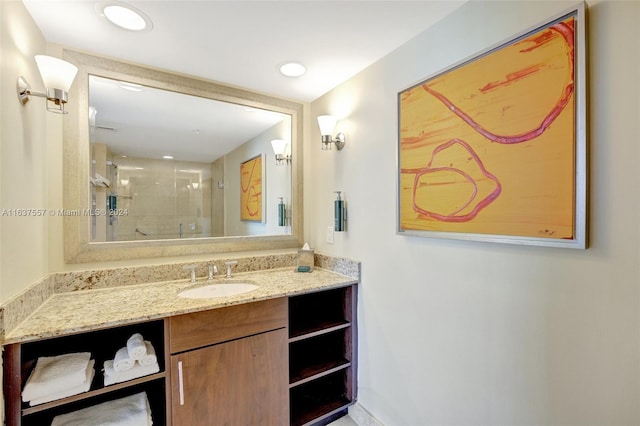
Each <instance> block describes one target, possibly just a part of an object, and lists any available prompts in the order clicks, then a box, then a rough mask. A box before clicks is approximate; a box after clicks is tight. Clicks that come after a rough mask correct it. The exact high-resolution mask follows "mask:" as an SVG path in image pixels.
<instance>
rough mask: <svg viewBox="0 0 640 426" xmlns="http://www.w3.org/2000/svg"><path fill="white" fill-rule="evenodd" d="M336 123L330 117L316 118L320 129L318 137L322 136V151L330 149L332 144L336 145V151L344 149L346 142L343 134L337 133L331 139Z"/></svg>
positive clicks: (320, 116)
mask: <svg viewBox="0 0 640 426" xmlns="http://www.w3.org/2000/svg"><path fill="white" fill-rule="evenodd" d="M337 123H338V121H337V120H336V118H335V117H334V116H332V115H319V116H318V127H320V135H321V136H322V149H324V150H328V149H331V144H332V143H335V144H336V148H338V151H340V150H341V149H342V148H344V144H345V142H346V138H345V136H344V133H342V132H340V133H338V134H337V135H336V138H335V139H333V131H334V130H335V128H336V124H337Z"/></svg>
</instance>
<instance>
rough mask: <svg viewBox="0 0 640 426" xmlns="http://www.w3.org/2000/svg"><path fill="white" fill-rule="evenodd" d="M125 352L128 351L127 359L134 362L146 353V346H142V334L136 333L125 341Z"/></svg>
mask: <svg viewBox="0 0 640 426" xmlns="http://www.w3.org/2000/svg"><path fill="white" fill-rule="evenodd" d="M127 350H128V351H129V358H131V359H133V360H136V361H137V360H139V359H140V358H141V357H142V356H143V355H145V354H146V353H147V346H146V345H145V344H144V339H143V338H142V334H140V333H136V334H134V335H133V336H131V337H129V340H127Z"/></svg>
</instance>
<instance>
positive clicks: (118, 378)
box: [104, 360, 160, 386]
mask: <svg viewBox="0 0 640 426" xmlns="http://www.w3.org/2000/svg"><path fill="white" fill-rule="evenodd" d="M159 371H160V366H159V365H158V363H155V364H151V365H140V364H137V363H136V365H134V366H133V368H131V369H130V370H127V371H115V370H114V369H113V360H107V361H105V362H104V385H105V386H109V385H113V384H115V383H121V382H127V381H129V380H133V379H137V378H138V377H144V376H148V375H149V374H154V373H157V372H159Z"/></svg>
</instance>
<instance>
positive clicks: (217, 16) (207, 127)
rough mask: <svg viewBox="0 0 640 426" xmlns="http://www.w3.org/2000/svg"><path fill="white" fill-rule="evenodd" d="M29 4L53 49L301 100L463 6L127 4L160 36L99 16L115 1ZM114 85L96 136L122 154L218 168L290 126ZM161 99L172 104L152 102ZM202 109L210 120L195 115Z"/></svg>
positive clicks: (101, 103) (453, 2)
mask: <svg viewBox="0 0 640 426" xmlns="http://www.w3.org/2000/svg"><path fill="white" fill-rule="evenodd" d="M23 1H24V4H25V6H26V8H27V10H28V11H29V13H30V14H31V16H32V17H33V19H34V20H35V22H36V24H37V25H38V27H39V28H40V29H41V30H42V33H43V35H44V37H45V39H46V40H47V41H48V42H51V43H57V44H60V45H62V46H65V47H70V48H75V49H79V50H84V51H88V52H91V53H95V54H99V55H105V56H108V57H111V58H116V59H122V60H126V61H129V62H134V63H138V64H143V65H149V66H152V67H156V68H161V69H165V70H169V71H174V72H180V73H184V74H189V75H193V76H197V77H202V78H206V79H209V80H213V81H217V82H221V83H224V84H231V85H235V86H239V87H242V88H247V89H251V90H255V91H259V92H263V93H267V94H272V95H275V96H279V97H284V98H289V99H293V100H296V101H303V102H311V101H313V100H315V99H317V98H318V97H320V96H321V95H323V94H324V93H326V92H328V91H329V90H331V89H333V88H334V87H336V86H337V85H339V84H340V83H342V82H344V81H346V80H348V79H349V78H351V77H352V76H354V75H355V74H357V73H358V72H359V71H361V70H363V69H364V68H366V67H368V66H369V65H371V64H372V63H374V62H376V61H377V60H378V59H380V58H382V57H383V56H385V55H386V54H388V53H390V52H391V51H393V50H394V49H396V48H397V47H399V46H400V45H402V44H404V43H405V42H407V41H408V40H410V39H411V38H413V37H415V36H416V35H418V34H419V33H421V32H422V31H424V30H425V29H427V28H428V27H429V26H431V25H432V24H433V23H435V22H437V21H438V20H440V19H442V18H443V17H445V16H446V15H447V14H449V13H451V12H452V11H453V10H455V9H456V8H458V7H459V6H461V5H462V4H463V3H464V1H462V0H445V1H432V0H429V1H419V0H413V1H397V0H387V1H367V0H357V1H353V0H351V1H350V0H338V1H325V0H322V1H306V0H288V1H285V0H281V1H268V0H264V1H244V0H235V1H218V0H200V1H187V0H161V1H158V0H142V1H127V2H126V3H128V4H130V5H132V6H134V7H135V8H137V9H139V10H141V11H142V12H143V13H145V14H146V15H147V16H148V17H149V18H150V19H151V20H152V22H153V28H152V30H151V31H144V32H133V31H127V30H124V29H121V28H119V27H117V26H115V25H113V24H111V23H110V22H108V21H107V20H106V19H105V18H104V17H102V16H101V15H100V14H99V13H98V12H97V5H99V4H104V3H105V2H112V1H110V0H102V1H93V0H23ZM43 53H44V52H43ZM289 61H296V62H300V63H302V64H304V65H305V66H306V68H307V73H306V74H305V75H304V76H302V77H298V78H291V77H285V76H283V75H281V74H280V72H279V71H278V68H279V66H280V65H281V64H282V63H285V62H289ZM109 88H110V89H111V90H112V91H111V92H109V91H108V90H106V89H109ZM102 89H104V90H102ZM113 89H114V85H111V86H109V85H107V86H104V87H102V88H100V86H95V87H94V86H93V85H92V87H91V90H90V92H91V93H90V96H91V103H92V104H93V105H94V106H96V107H97V109H98V114H97V118H96V125H97V126H98V128H97V129H95V131H94V134H92V136H93V138H95V139H94V140H95V141H99V142H102V143H107V144H108V145H109V146H110V149H111V150H112V152H114V153H118V154H121V155H129V156H135V157H145V158H161V157H162V156H163V155H165V154H171V155H174V157H175V159H176V160H184V161H207V162H210V161H213V160H215V159H216V158H219V157H220V156H222V155H224V154H226V153H228V152H230V151H231V150H233V149H234V148H235V147H236V146H239V145H240V144H242V143H244V142H246V141H248V140H250V139H252V138H253V137H255V136H257V135H259V134H260V133H262V132H263V131H265V130H266V129H268V128H270V127H272V126H273V125H274V124H275V122H277V121H279V120H280V119H281V118H277V119H274V118H273V117H272V118H271V119H267V120H265V118H264V117H263V115H261V114H252V115H250V116H249V117H247V113H246V112H244V113H239V114H237V115H236V116H235V118H233V119H232V118H230V116H229V115H226V118H225V119H222V118H221V115H220V114H228V113H227V112H226V110H228V107H227V106H225V105H224V104H221V103H216V104H217V106H214V105H213V104H214V102H213V101H206V102H205V101H204V100H201V99H198V98H194V97H189V96H182V97H175V96H173V95H171V94H168V93H167V94H164V95H162V94H160V93H156V92H154V91H151V90H145V91H144V92H143V93H137V94H135V95H134V96H135V97H132V95H131V94H130V93H129V94H126V93H125V91H123V90H119V89H115V92H114V91H113ZM116 93H117V96H116ZM123 96H127V98H126V99H124V98H123ZM158 96H173V98H172V99H171V101H170V102H158V101H154V99H156V98H157V97H158ZM145 102H146V104H145ZM194 102H195V103H197V104H198V106H197V107H196V108H197V110H199V111H201V112H202V113H199V114H195V113H194V111H196V109H194V106H193V103H194ZM205 103H209V104H208V105H206V106H205V105H204V104H205ZM123 105H127V107H124V106H123ZM145 105H146V106H145ZM159 108H164V110H161V109H159ZM214 108H215V110H214ZM223 111H224V112H223ZM205 113H206V114H208V115H207V116H206V118H205V117H203V114H205ZM158 117H164V118H163V119H162V120H158ZM211 117H218V119H215V120H214V119H212V118H211ZM195 118H200V119H199V122H195V121H194V119H195ZM152 120H155V122H153V121H152ZM247 120H248V121H247ZM220 123H224V125H221V124H220ZM105 127H106V128H113V129H115V131H109V130H105V129H104V128H105ZM176 142H177V143H176Z"/></svg>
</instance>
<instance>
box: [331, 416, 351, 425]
mask: <svg viewBox="0 0 640 426" xmlns="http://www.w3.org/2000/svg"><path fill="white" fill-rule="evenodd" d="M327 426H358V425H357V423H356V422H354V421H353V420H352V419H351V417H349V416H344V417H340V418H339V419H338V420H336V421H335V422H332V423H329V424H328V425H327Z"/></svg>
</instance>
